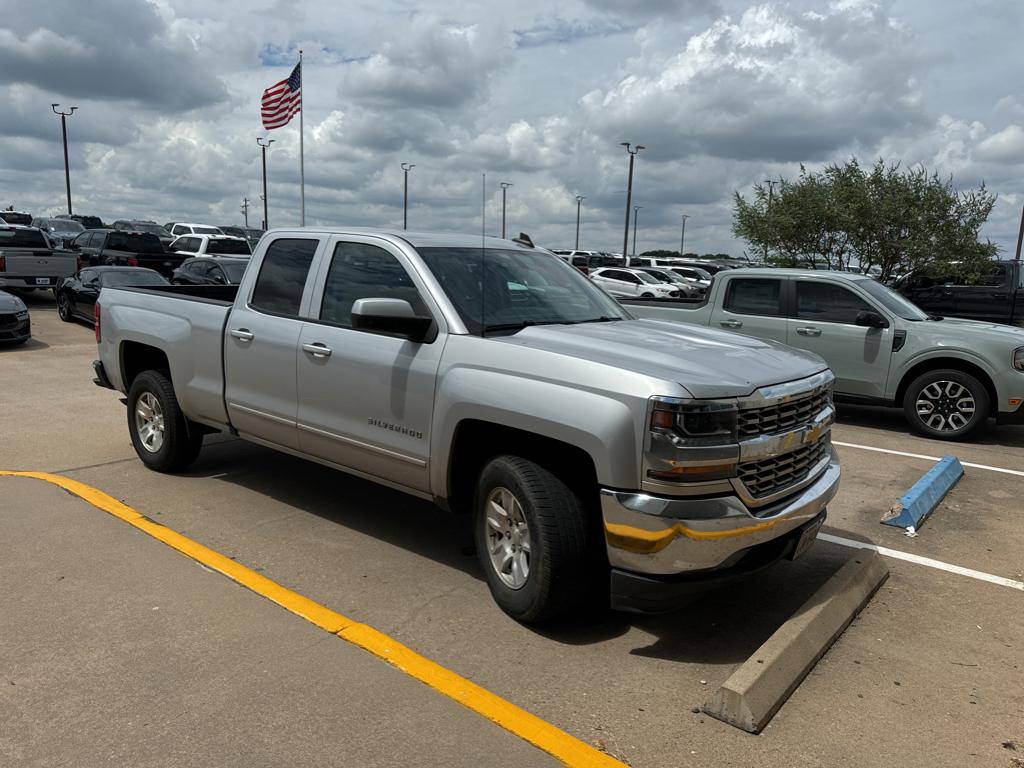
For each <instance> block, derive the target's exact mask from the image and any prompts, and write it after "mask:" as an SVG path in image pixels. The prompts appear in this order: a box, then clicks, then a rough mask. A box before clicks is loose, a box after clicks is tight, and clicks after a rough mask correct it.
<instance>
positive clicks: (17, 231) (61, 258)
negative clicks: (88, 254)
mask: <svg viewBox="0 0 1024 768" xmlns="http://www.w3.org/2000/svg"><path fill="white" fill-rule="evenodd" d="M77 271H78V258H77V257H76V256H75V254H73V253H70V252H68V251H54V250H53V248H52V247H51V246H50V243H49V241H48V240H47V239H46V235H44V234H43V233H42V231H41V230H39V229H36V228H35V227H24V226H21V225H19V224H0V288H11V289H16V290H29V291H32V290H35V289H36V288H56V287H57V284H58V283H60V281H61V280H63V279H64V278H65V277H67V276H68V275H73V274H75V272H77Z"/></svg>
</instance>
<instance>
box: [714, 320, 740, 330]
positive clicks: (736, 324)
mask: <svg viewBox="0 0 1024 768" xmlns="http://www.w3.org/2000/svg"><path fill="white" fill-rule="evenodd" d="M719 325H720V326H722V327H723V328H742V327H743V321H742V320H722V321H721V322H720V323H719Z"/></svg>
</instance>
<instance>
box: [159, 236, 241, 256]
mask: <svg viewBox="0 0 1024 768" xmlns="http://www.w3.org/2000/svg"><path fill="white" fill-rule="evenodd" d="M168 250H170V251H173V252H175V253H180V254H182V255H187V256H243V257H244V256H252V248H250V247H249V241H248V240H246V239H245V238H244V237H234V236H232V235H183V236H181V237H179V238H177V239H175V240H174V242H172V243H171V244H170V246H168Z"/></svg>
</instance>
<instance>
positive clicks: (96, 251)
mask: <svg viewBox="0 0 1024 768" xmlns="http://www.w3.org/2000/svg"><path fill="white" fill-rule="evenodd" d="M71 247H72V248H73V249H74V250H75V251H77V252H78V253H80V254H81V256H82V266H90V267H146V268H147V269H152V270H155V271H157V272H159V273H160V274H161V275H163V276H164V277H166V278H170V277H171V275H173V274H174V270H175V268H177V267H180V266H181V262H183V261H184V260H185V256H184V255H183V254H180V253H168V252H167V251H165V250H164V246H163V243H161V242H160V238H159V237H157V236H156V235H154V234H151V233H149V232H125V231H122V230H118V229H90V230H87V231H86V232H83V233H82V234H81V235H79V236H78V237H76V238H75V240H74V242H73V243H72V244H71Z"/></svg>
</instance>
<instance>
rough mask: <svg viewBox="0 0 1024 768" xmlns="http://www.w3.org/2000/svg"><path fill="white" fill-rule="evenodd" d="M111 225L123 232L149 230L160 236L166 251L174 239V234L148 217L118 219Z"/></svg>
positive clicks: (150, 232)
mask: <svg viewBox="0 0 1024 768" xmlns="http://www.w3.org/2000/svg"><path fill="white" fill-rule="evenodd" d="M110 226H111V228H113V229H118V230H121V231H122V232H148V233H149V234H151V235H156V236H157V237H159V238H160V242H161V243H162V244H163V246H164V250H165V251H166V250H167V246H169V245H170V244H171V242H172V241H173V240H174V235H172V234H171V233H170V232H168V231H167V230H166V229H164V228H163V227H161V226H160V225H159V224H157V223H156V222H155V221H149V220H148V219H118V220H117V221H115V222H114V223H113V224H111V225H110Z"/></svg>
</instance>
